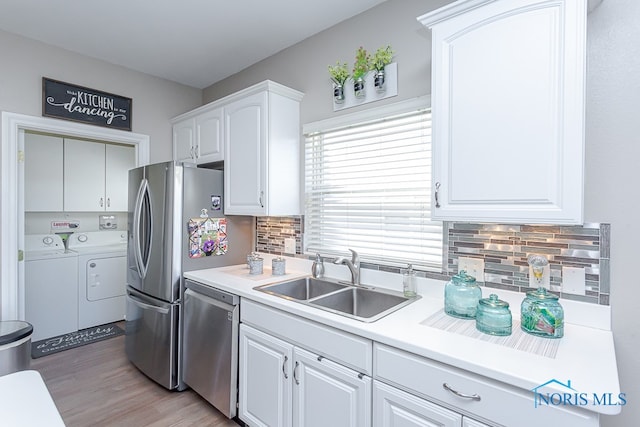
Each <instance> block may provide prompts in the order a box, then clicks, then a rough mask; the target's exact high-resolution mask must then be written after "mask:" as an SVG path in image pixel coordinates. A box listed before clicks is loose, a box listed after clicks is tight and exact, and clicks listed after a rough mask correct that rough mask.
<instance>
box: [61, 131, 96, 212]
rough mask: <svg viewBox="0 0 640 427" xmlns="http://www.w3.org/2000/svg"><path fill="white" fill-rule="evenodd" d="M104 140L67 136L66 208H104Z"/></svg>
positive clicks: (65, 154)
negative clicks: (84, 139) (92, 140)
mask: <svg viewBox="0 0 640 427" xmlns="http://www.w3.org/2000/svg"><path fill="white" fill-rule="evenodd" d="M104 156H105V154H104V144H103V143H101V142H89V141H81V140H77V139H65V140H64V210H65V211H76V212H77V211H80V212H82V211H87V212H91V211H103V210H104V209H105V206H106V199H105V195H104V183H105V174H104V172H105V162H104Z"/></svg>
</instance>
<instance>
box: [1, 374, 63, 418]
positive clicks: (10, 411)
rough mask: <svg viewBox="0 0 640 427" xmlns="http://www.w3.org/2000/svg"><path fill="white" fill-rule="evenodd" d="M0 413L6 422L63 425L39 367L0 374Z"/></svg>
mask: <svg viewBox="0 0 640 427" xmlns="http://www.w3.org/2000/svg"><path fill="white" fill-rule="evenodd" d="M0 417H1V420H2V422H1V423H2V425H4V426H12V427H36V426H48V427H56V426H60V427H64V422H63V421H62V418H61V417H60V413H59V412H58V409H57V408H56V405H55V403H53V399H51V395H50V394H49V390H47V386H46V385H45V383H44V381H43V379H42V377H41V376H40V374H39V373H38V372H37V371H19V372H15V373H12V374H8V375H4V376H2V377H0Z"/></svg>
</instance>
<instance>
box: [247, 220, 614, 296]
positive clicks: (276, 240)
mask: <svg viewBox="0 0 640 427" xmlns="http://www.w3.org/2000/svg"><path fill="white" fill-rule="evenodd" d="M302 224H303V221H302V217H258V218H256V236H257V242H256V250H258V251H260V252H265V253H271V254H277V255H281V254H284V239H285V238H289V237H291V238H295V239H296V254H298V256H303V255H301V254H302V236H303V229H302V228H303V225H302ZM444 229H445V230H446V231H445V233H446V235H445V236H443V237H444V243H445V244H444V254H443V255H444V258H445V262H444V265H445V267H444V271H442V272H433V271H417V275H418V276H420V277H429V278H433V279H438V280H448V279H449V277H450V276H452V275H454V274H457V273H458V260H459V258H460V257H470V258H482V259H483V260H484V263H485V271H484V272H485V274H484V282H480V284H481V285H482V286H485V287H487V288H498V289H507V290H510V291H516V292H527V291H529V290H531V288H530V287H529V266H528V263H527V256H529V255H530V254H537V255H542V256H545V257H546V258H547V259H548V260H549V265H550V267H551V290H552V291H554V292H555V293H556V294H558V295H560V296H561V297H562V298H566V299H571V300H576V301H583V302H587V303H592V304H600V305H609V290H610V282H609V265H610V262H609V256H610V255H609V254H610V241H609V236H610V225H609V224H583V225H581V226H559V225H516V224H508V225H501V224H478V223H460V222H447V223H445V227H444ZM563 266H568V267H581V268H584V269H585V279H586V295H573V294H568V293H563V292H562V287H561V286H562V267H563ZM361 267H362V268H368V269H373V270H380V271H388V272H392V273H399V272H400V268H398V267H390V266H385V265H377V264H372V263H367V262H363V263H362V265H361Z"/></svg>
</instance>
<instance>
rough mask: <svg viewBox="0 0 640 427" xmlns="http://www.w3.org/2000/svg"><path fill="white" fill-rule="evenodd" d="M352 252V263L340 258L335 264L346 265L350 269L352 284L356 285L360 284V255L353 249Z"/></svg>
mask: <svg viewBox="0 0 640 427" xmlns="http://www.w3.org/2000/svg"><path fill="white" fill-rule="evenodd" d="M349 250H350V251H351V261H349V260H348V259H346V258H343V257H340V258H337V259H336V260H335V261H334V262H333V263H334V264H345V265H346V266H347V267H349V271H350V272H351V283H352V284H354V285H359V284H360V258H359V257H358V253H357V252H356V251H354V250H353V249H349Z"/></svg>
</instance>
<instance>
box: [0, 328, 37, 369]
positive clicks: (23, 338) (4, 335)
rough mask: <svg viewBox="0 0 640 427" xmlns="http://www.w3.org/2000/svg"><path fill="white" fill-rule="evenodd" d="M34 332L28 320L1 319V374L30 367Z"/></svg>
mask: <svg viewBox="0 0 640 427" xmlns="http://www.w3.org/2000/svg"><path fill="white" fill-rule="evenodd" d="M32 334H33V326H31V324H30V323H28V322H23V321H20V320H3V321H0V376H2V375H7V374H11V373H14V372H17V371H25V370H27V369H29V366H30V365H31V335H32Z"/></svg>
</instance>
